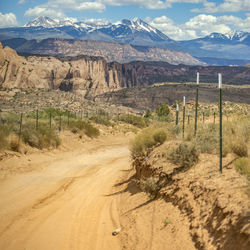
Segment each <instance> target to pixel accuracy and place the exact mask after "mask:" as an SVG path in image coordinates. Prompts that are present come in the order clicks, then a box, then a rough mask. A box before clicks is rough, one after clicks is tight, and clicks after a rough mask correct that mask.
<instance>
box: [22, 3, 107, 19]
mask: <svg viewBox="0 0 250 250" xmlns="http://www.w3.org/2000/svg"><path fill="white" fill-rule="evenodd" d="M105 8H106V7H105V5H104V4H103V3H101V2H99V1H94V2H91V1H89V0H88V1H86V0H64V1H61V0H49V1H48V2H47V3H45V4H42V5H38V6H35V7H34V8H30V9H28V10H27V11H26V12H25V14H24V16H26V17H38V16H49V17H52V18H59V19H63V18H65V13H64V12H65V11H97V12H101V11H104V10H105Z"/></svg>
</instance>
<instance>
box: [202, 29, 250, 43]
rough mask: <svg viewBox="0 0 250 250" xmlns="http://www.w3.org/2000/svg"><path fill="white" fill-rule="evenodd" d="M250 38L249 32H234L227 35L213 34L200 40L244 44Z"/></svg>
mask: <svg viewBox="0 0 250 250" xmlns="http://www.w3.org/2000/svg"><path fill="white" fill-rule="evenodd" d="M249 37H250V33H248V32H243V31H236V30H232V31H230V32H228V33H225V34H221V33H211V34H210V35H208V36H206V37H204V38H200V39H203V40H204V39H207V40H217V41H219V40H221V41H222V42H225V41H227V42H237V43H244V41H245V40H248V39H249Z"/></svg>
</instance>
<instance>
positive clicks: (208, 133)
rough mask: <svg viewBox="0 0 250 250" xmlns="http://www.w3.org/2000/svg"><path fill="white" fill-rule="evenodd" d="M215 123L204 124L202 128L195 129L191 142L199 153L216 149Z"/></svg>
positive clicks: (217, 143)
mask: <svg viewBox="0 0 250 250" xmlns="http://www.w3.org/2000/svg"><path fill="white" fill-rule="evenodd" d="M218 131H219V130H218V129H217V127H216V125H215V124H213V123H212V124H208V125H205V126H204V127H203V128H201V129H199V130H198V131H197V134H196V137H195V138H194V139H193V142H194V143H195V144H196V146H197V148H198V149H199V150H200V152H201V153H212V152H213V151H216V152H217V151H218V147H219V146H218V145H219V134H218Z"/></svg>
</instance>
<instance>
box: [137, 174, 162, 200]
mask: <svg viewBox="0 0 250 250" xmlns="http://www.w3.org/2000/svg"><path fill="white" fill-rule="evenodd" d="M139 187H140V189H141V190H142V191H143V192H146V193H148V194H149V195H150V196H153V197H155V196H156V195H157V194H158V192H159V190H160V185H159V184H158V183H157V179H156V178H154V177H149V178H145V179H140V180H139Z"/></svg>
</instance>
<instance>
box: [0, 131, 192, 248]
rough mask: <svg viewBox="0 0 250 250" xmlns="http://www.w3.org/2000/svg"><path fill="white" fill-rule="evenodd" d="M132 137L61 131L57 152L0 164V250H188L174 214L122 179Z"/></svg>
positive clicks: (182, 224) (185, 231)
mask: <svg viewBox="0 0 250 250" xmlns="http://www.w3.org/2000/svg"><path fill="white" fill-rule="evenodd" d="M132 136H133V134H131V133H127V134H125V135H124V134H120V135H118V134H116V135H106V136H103V137H100V138H99V139H94V140H87V141H85V142H84V143H83V142H81V141H79V139H77V138H76V137H74V135H72V134H71V133H70V132H68V134H67V133H66V134H64V135H63V145H62V146H61V148H60V149H57V150H53V151H44V152H41V151H34V152H32V153H29V154H27V155H20V154H16V155H11V156H8V155H7V157H5V158H4V159H2V160H1V161H0V200H1V206H0V249H4V250H10V249H12V250H19V249H25V250H40V249H41V250H45V249H46V250H57V249H58V250H64V249H75V250H80V249H84V250H87V249H91V250H92V249H102V250H105V249H109V250H112V249H114V250H119V249H130V250H132V249H155V250H156V249H157V250H159V249H195V248H194V244H193V242H192V239H191V237H190V235H189V228H188V223H187V221H186V218H185V217H184V216H183V215H181V213H180V211H179V210H178V209H177V208H175V207H174V206H173V205H171V204H170V203H165V202H164V201H162V200H158V201H153V202H152V201H151V200H149V198H148V197H147V196H146V195H145V194H144V193H142V192H140V190H138V188H137V187H136V186H135V185H134V184H133V182H130V181H129V180H130V176H131V162H130V156H129V149H128V141H129V139H130V138H131V137H132ZM119 227H121V232H120V234H118V235H117V236H113V235H112V231H113V230H114V229H116V228H119Z"/></svg>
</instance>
